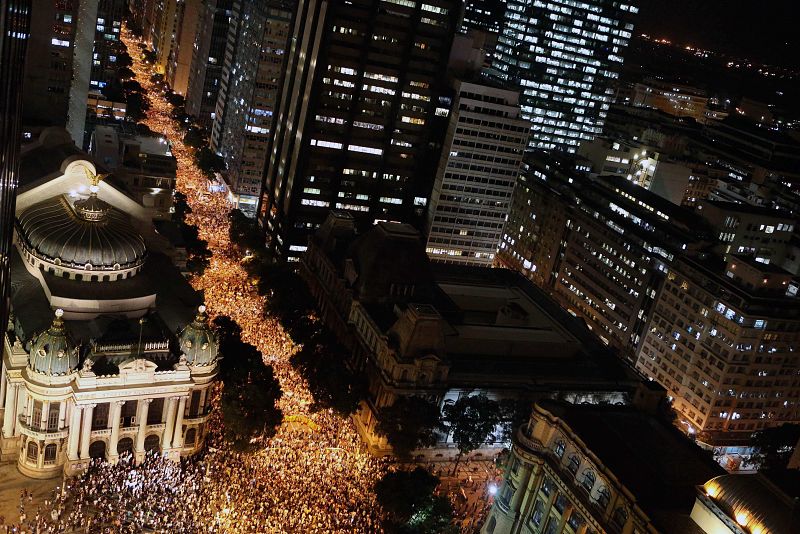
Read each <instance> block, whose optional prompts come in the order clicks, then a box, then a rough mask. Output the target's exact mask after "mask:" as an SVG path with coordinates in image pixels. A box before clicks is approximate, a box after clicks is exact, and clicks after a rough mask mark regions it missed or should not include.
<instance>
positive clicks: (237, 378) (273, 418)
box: [213, 316, 283, 450]
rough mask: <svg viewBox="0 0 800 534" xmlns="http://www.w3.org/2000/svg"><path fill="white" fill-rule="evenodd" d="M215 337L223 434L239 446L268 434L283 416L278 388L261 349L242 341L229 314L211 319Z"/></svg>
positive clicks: (250, 444)
mask: <svg viewBox="0 0 800 534" xmlns="http://www.w3.org/2000/svg"><path fill="white" fill-rule="evenodd" d="M213 326H214V329H215V330H216V333H217V338H218V341H219V348H220V354H221V356H222V360H221V361H220V379H221V381H222V395H221V407H222V418H223V421H224V423H225V424H224V427H225V432H224V435H223V437H224V438H225V439H226V440H227V441H229V442H230V443H231V444H232V445H233V446H234V447H235V448H237V449H239V450H250V449H252V448H253V442H254V441H257V439H258V438H261V437H264V436H268V435H271V434H272V433H273V432H274V431H275V428H276V427H277V426H278V425H279V424H280V422H281V420H282V419H283V414H282V413H281V411H280V409H279V408H278V406H277V402H278V400H279V399H280V398H281V395H282V391H281V389H280V383H279V382H278V380H277V379H276V378H275V375H274V373H273V370H272V367H271V366H269V365H266V364H265V363H264V358H263V355H262V354H261V352H260V351H259V350H258V349H257V348H256V347H254V346H253V345H251V344H249V343H245V342H244V341H242V338H241V334H242V329H241V327H240V326H239V325H238V324H237V323H236V322H235V321H233V320H232V319H231V318H230V317H227V316H219V317H217V318H215V319H214V321H213Z"/></svg>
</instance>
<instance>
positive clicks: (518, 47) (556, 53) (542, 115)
mask: <svg viewBox="0 0 800 534" xmlns="http://www.w3.org/2000/svg"><path fill="white" fill-rule="evenodd" d="M637 12H638V8H637V7H635V6H633V5H631V3H630V2H627V1H619V0H580V1H573V0H551V1H548V2H544V1H542V0H533V1H531V0H508V2H507V10H506V13H505V23H504V27H503V31H502V34H501V35H500V37H499V38H498V42H497V47H496V49H495V53H494V59H493V61H492V66H491V68H490V69H488V70H487V76H489V77H490V78H492V79H495V80H497V81H499V82H501V83H504V84H507V85H508V86H509V87H515V88H518V89H520V90H521V91H522V96H521V100H522V112H523V116H524V117H525V118H526V119H528V120H530V121H531V123H532V135H531V140H530V143H529V146H530V147H531V148H534V149H542V150H552V149H560V150H565V151H568V152H575V150H576V149H577V147H578V145H580V143H581V141H584V140H587V139H593V138H594V137H595V136H596V135H599V134H600V133H601V132H602V131H603V124H604V121H605V117H606V114H607V112H608V108H609V106H610V104H611V101H612V100H613V97H614V87H613V84H614V83H615V81H616V80H617V79H618V77H619V72H620V68H621V66H622V54H623V52H624V50H625V48H626V47H627V46H628V42H629V40H630V38H631V33H632V32H633V19H634V15H635V14H636V13H637Z"/></svg>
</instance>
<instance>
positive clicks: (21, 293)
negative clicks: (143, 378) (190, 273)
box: [11, 249, 202, 342]
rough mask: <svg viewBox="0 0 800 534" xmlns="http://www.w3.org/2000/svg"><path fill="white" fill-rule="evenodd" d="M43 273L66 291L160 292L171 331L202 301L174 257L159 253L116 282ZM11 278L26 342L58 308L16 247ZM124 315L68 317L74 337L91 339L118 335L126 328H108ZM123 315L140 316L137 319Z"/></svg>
mask: <svg viewBox="0 0 800 534" xmlns="http://www.w3.org/2000/svg"><path fill="white" fill-rule="evenodd" d="M43 274H44V276H45V280H46V282H47V284H48V288H49V289H50V290H51V291H52V292H53V293H54V294H56V295H59V296H64V297H74V298H89V299H93V298H97V299H101V298H114V299H119V298H131V297H135V296H139V295H141V294H148V295H151V294H153V293H155V294H156V311H157V314H158V316H159V319H158V320H159V321H160V323H163V325H164V327H165V331H166V332H168V333H175V332H177V331H178V330H179V329H180V328H182V327H183V326H185V325H186V324H187V323H189V322H190V321H191V320H192V317H193V316H194V312H195V310H196V309H197V306H198V305H199V304H201V303H202V296H201V294H200V293H198V292H196V291H194V290H193V289H192V287H191V286H190V285H189V283H188V282H187V281H186V279H185V278H183V277H182V276H181V275H180V273H179V272H177V270H176V269H175V268H174V267H173V266H172V264H171V263H170V260H169V258H167V257H166V256H164V255H162V254H158V253H152V254H150V256H149V257H148V258H147V261H146V262H145V265H144V269H143V270H142V272H141V273H140V274H139V275H137V276H134V277H133V278H129V279H125V280H118V281H116V282H78V281H75V280H69V279H65V278H59V277H56V276H53V275H50V274H47V273H43ZM11 280H12V283H11V306H12V310H13V314H14V317H15V320H16V323H17V324H16V328H15V331H16V333H17V335H18V336H19V337H20V338H21V340H22V341H23V342H24V341H27V340H28V339H30V337H31V336H33V335H34V334H36V333H38V332H41V331H43V330H45V329H46V328H47V327H48V326H49V325H50V323H51V322H52V318H53V310H52V309H51V308H50V304H49V301H48V299H47V296H46V295H45V293H44V290H43V289H42V287H41V284H40V283H39V281H38V280H37V279H36V277H34V276H33V275H31V274H30V273H29V272H28V271H27V269H26V268H25V265H24V264H23V260H22V258H21V257H20V255H19V253H18V252H17V251H16V249H15V250H14V251H13V252H12V255H11ZM119 319H120V318H119V317H116V316H109V315H106V316H102V315H101V316H99V317H97V318H96V319H93V320H91V321H66V325H67V330H68V331H69V332H70V333H71V334H72V336H73V339H75V340H80V339H83V340H84V341H88V340H89V339H99V338H101V337H104V336H105V337H108V336H112V337H113V336H117V337H118V336H119V335H120V334H121V333H122V330H119V329H115V330H114V331H113V332H112V331H109V330H108V328H109V326H110V325H111V324H112V323H113V322H114V321H115V320H119ZM123 320H124V321H133V322H137V320H136V319H131V320H128V319H123ZM137 328H138V327H137ZM137 334H138V329H137ZM134 341H135V340H134Z"/></svg>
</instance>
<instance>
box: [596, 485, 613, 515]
mask: <svg viewBox="0 0 800 534" xmlns="http://www.w3.org/2000/svg"><path fill="white" fill-rule="evenodd" d="M595 500H596V501H597V504H598V505H600V508H602V509H604V510H605V509H606V507H607V506H608V503H609V502H610V501H611V492H609V491H608V488H607V487H605V486H602V487H601V488H600V489H599V490H597V497H596V498H595Z"/></svg>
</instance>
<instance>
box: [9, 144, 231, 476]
mask: <svg viewBox="0 0 800 534" xmlns="http://www.w3.org/2000/svg"><path fill="white" fill-rule="evenodd" d="M67 153H68V156H67V157H66V158H65V159H64V160H62V161H60V163H58V164H57V165H56V163H55V162H52V161H47V154H48V153H44V154H42V153H37V154H36V158H37V161H28V162H27V163H26V162H25V154H23V164H22V167H21V168H22V170H23V174H22V175H21V177H20V189H19V195H18V199H17V213H16V227H15V232H14V243H15V250H14V251H13V253H12V255H11V258H10V264H11V281H12V290H11V311H12V316H13V319H12V320H10V321H9V325H8V328H7V331H6V332H5V336H4V347H3V348H4V351H3V359H2V369H1V372H0V414H2V432H1V433H0V461H8V460H15V461H16V463H17V466H18V468H19V470H20V471H21V472H22V473H24V474H25V475H28V476H31V477H36V478H48V477H55V476H60V475H61V474H62V473H66V474H67V475H72V474H75V473H78V472H80V471H81V470H83V469H84V468H86V466H88V463H89V460H90V459H92V458H104V459H106V460H108V461H110V462H114V461H116V460H117V459H118V458H119V456H120V455H121V454H127V453H130V454H133V455H135V457H136V458H137V459H139V460H140V459H141V458H143V457H144V455H145V454H146V453H147V452H148V451H157V452H159V453H161V454H164V455H166V456H168V457H170V458H174V459H177V458H180V457H181V456H187V455H191V454H195V453H196V452H198V451H199V450H200V449H201V448H202V446H203V444H204V441H205V436H206V432H207V429H206V425H207V423H208V418H209V414H210V400H211V394H210V392H211V387H212V386H213V383H214V380H215V378H216V375H217V370H218V364H217V342H216V338H215V335H214V333H213V331H212V330H211V328H210V326H209V324H208V317H207V315H206V313H205V307H203V306H200V305H201V304H202V296H201V295H200V294H199V293H197V292H196V291H194V290H193V289H192V288H191V286H190V284H189V283H188V281H187V280H186V279H185V278H184V277H183V276H182V275H181V273H180V272H179V271H178V270H177V269H176V268H175V267H174V266H173V264H172V262H171V261H170V259H169V257H168V256H167V255H166V253H165V250H164V243H163V240H162V239H160V238H159V235H158V234H157V232H156V231H155V230H154V228H153V221H152V217H151V215H150V212H149V211H148V210H147V209H144V208H143V207H142V206H141V205H139V204H137V203H136V202H135V201H134V200H133V198H132V197H131V196H130V195H129V194H128V193H127V192H126V191H125V190H124V188H121V187H120V186H119V184H118V183H117V182H115V181H114V179H113V177H106V176H98V175H97V168H96V167H95V166H94V164H93V163H92V162H91V161H90V160H89V159H88V158H87V157H86V156H85V154H82V153H80V152H79V151H77V149H75V150H71V151H68V152H67ZM61 154H62V153H61V152H58V153H57V154H56V155H55V156H54V157H56V156H58V157H61ZM43 159H44V161H41V160H43ZM26 169H28V170H30V171H31V172H33V171H32V169H38V171H37V172H38V174H35V175H34V174H30V175H26V174H25V173H24V172H25V170H26ZM54 169H58V170H57V171H55V170H54ZM47 171H50V172H47ZM198 306H200V307H199V312H198V311H197V310H198Z"/></svg>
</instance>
